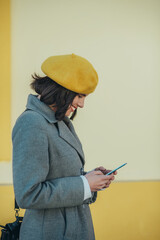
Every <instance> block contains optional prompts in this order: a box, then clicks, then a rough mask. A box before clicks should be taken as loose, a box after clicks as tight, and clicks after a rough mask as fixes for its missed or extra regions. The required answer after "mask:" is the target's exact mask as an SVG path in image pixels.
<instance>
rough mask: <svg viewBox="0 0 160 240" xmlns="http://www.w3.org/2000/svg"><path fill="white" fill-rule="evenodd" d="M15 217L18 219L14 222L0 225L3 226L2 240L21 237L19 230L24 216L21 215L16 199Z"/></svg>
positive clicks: (13, 239)
mask: <svg viewBox="0 0 160 240" xmlns="http://www.w3.org/2000/svg"><path fill="white" fill-rule="evenodd" d="M14 210H15V211H16V213H15V217H16V221H15V222H12V223H7V224H6V225H5V226H2V225H0V227H1V228H2V230H1V232H2V235H1V240H18V239H19V232H20V227H21V223H22V220H23V217H19V213H18V212H19V210H20V209H19V206H18V204H17V202H16V200H15V209H14Z"/></svg>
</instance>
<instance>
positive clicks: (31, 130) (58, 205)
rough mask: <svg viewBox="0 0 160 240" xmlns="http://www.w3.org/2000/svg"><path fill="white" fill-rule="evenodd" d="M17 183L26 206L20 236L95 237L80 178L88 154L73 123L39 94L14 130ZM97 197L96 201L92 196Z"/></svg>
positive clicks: (48, 239) (37, 239) (28, 239)
mask: <svg viewBox="0 0 160 240" xmlns="http://www.w3.org/2000/svg"><path fill="white" fill-rule="evenodd" d="M12 140H13V184H14V191H15V196H16V200H17V203H18V204H19V206H20V207H21V208H25V209H26V212H25V216H24V219H23V223H22V226H21V231H20V239H21V240H94V239H95V237H94V230H93V224H92V218H91V214H90V209H89V205H88V204H89V203H91V202H93V201H94V200H95V199H94V198H95V196H93V197H92V198H91V199H88V200H86V201H85V202H84V201H83V199H84V186H83V181H82V179H81V177H80V175H81V170H82V168H83V165H84V153H83V150H82V146H81V143H80V141H79V139H78V137H77V135H76V133H75V130H74V128H73V125H72V123H71V122H70V120H69V119H68V118H67V117H65V121H57V120H56V118H55V114H54V112H53V111H52V110H51V109H50V108H49V107H48V106H47V105H46V104H44V103H43V102H41V101H40V100H39V99H38V98H37V96H35V95H29V98H28V103H27V108H26V111H25V112H24V113H22V115H21V116H20V117H19V118H18V119H17V122H16V124H15V126H14V129H13V134H12ZM93 199H94V200H93Z"/></svg>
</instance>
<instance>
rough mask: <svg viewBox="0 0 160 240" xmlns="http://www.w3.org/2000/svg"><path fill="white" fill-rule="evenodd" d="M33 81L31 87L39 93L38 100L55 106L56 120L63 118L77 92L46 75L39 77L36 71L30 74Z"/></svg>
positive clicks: (73, 115)
mask: <svg viewBox="0 0 160 240" xmlns="http://www.w3.org/2000/svg"><path fill="white" fill-rule="evenodd" d="M32 79H33V81H32V82H31V84H30V86H31V88H32V89H33V90H34V91H35V92H36V93H38V94H39V95H40V101H41V102H44V103H45V104H47V105H52V106H53V107H56V112H55V117H56V119H57V120H58V121H61V120H64V117H65V114H66V112H67V110H68V108H69V106H70V105H71V104H72V102H73V99H74V98H75V97H76V96H77V95H78V93H76V92H73V91H71V90H68V89H66V88H64V87H62V86H60V85H59V84H58V83H56V82H55V81H53V80H52V79H50V78H49V77H48V76H45V77H40V76H39V75H37V74H36V73H34V74H33V75H32ZM76 113H77V111H76V110H75V111H74V112H73V114H72V116H71V118H70V119H71V120H73V119H74V117H75V115H76Z"/></svg>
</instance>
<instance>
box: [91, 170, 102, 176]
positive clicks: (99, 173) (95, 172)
mask: <svg viewBox="0 0 160 240" xmlns="http://www.w3.org/2000/svg"><path fill="white" fill-rule="evenodd" d="M93 173H94V174H95V175H103V173H102V172H101V171H98V170H96V171H93Z"/></svg>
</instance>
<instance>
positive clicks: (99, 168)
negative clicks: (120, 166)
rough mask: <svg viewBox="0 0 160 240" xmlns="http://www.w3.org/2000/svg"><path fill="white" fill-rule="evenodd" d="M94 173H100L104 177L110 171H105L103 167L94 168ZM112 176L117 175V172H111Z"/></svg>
mask: <svg viewBox="0 0 160 240" xmlns="http://www.w3.org/2000/svg"><path fill="white" fill-rule="evenodd" d="M95 171H101V172H102V173H103V174H104V175H106V174H107V173H109V172H111V171H112V170H107V169H106V168H104V167H102V166H101V167H97V168H95ZM113 174H114V175H117V171H115V172H113Z"/></svg>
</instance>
